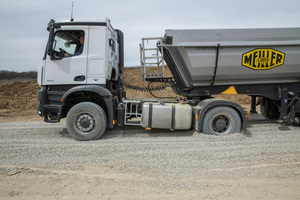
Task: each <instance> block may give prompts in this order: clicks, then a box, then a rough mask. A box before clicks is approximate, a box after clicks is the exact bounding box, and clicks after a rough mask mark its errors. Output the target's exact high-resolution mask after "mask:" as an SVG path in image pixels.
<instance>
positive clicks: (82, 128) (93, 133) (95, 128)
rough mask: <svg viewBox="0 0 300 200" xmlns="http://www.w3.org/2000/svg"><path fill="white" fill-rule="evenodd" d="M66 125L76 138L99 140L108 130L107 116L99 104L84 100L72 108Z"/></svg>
mask: <svg viewBox="0 0 300 200" xmlns="http://www.w3.org/2000/svg"><path fill="white" fill-rule="evenodd" d="M66 125H67V130H68V132H69V134H70V135H71V136H72V137H73V138H75V139H76V140H80V141H87V140H97V139H99V138H100V137H101V136H102V135H103V133H104V132H105V130H106V127H107V117H106V114H105V112H104V110H103V109H102V108H101V107H100V106H99V105H97V104H95V103H91V102H83V103H79V104H77V105H75V106H73V107H72V108H71V109H70V111H69V112H68V114H67V119H66Z"/></svg>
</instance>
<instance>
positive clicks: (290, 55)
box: [162, 28, 300, 88]
mask: <svg viewBox="0 0 300 200" xmlns="http://www.w3.org/2000/svg"><path fill="white" fill-rule="evenodd" d="M162 46H164V47H165V48H166V49H167V50H168V52H169V53H170V57H171V59H172V60H173V61H174V64H175V66H176V70H177V71H178V76H179V77H180V80H181V81H182V84H183V86H184V87H187V88H188V87H192V86H210V85H216V86H217V85H246V84H247V85H249V84H273V83H294V82H299V81H300V76H299V74H300V68H299V65H300V60H299V57H300V28H273V29H271V28H270V29H211V30H166V31H165V40H164V43H163V44H162ZM217 51H218V55H217ZM216 59H217V62H216Z"/></svg>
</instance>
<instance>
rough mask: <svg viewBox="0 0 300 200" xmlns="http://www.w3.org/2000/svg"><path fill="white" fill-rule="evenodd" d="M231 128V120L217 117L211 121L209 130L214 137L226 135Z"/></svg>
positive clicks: (226, 117) (221, 116)
mask: <svg viewBox="0 0 300 200" xmlns="http://www.w3.org/2000/svg"><path fill="white" fill-rule="evenodd" d="M232 128H233V124H232V120H231V119H230V117H228V116H226V115H217V116H215V117H214V118H213V119H212V122H211V129H212V132H213V133H214V134H216V135H226V134H228V133H230V131H231V129H232Z"/></svg>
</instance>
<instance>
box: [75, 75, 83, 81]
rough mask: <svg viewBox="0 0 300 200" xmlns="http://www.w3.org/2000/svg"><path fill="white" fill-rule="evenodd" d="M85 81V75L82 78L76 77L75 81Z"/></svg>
mask: <svg viewBox="0 0 300 200" xmlns="http://www.w3.org/2000/svg"><path fill="white" fill-rule="evenodd" d="M84 80H85V76H84V75H80V76H75V78H74V81H84Z"/></svg>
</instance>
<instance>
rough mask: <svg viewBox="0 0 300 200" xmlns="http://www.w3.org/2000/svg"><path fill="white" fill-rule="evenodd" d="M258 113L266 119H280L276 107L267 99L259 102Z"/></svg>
mask: <svg viewBox="0 0 300 200" xmlns="http://www.w3.org/2000/svg"><path fill="white" fill-rule="evenodd" d="M260 112H261V114H262V115H263V116H264V117H265V118H266V119H279V117H280V112H279V110H278V107H277V106H276V104H275V103H274V102H273V101H272V100H271V99H268V98H263V99H262V101H261V102H260Z"/></svg>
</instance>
